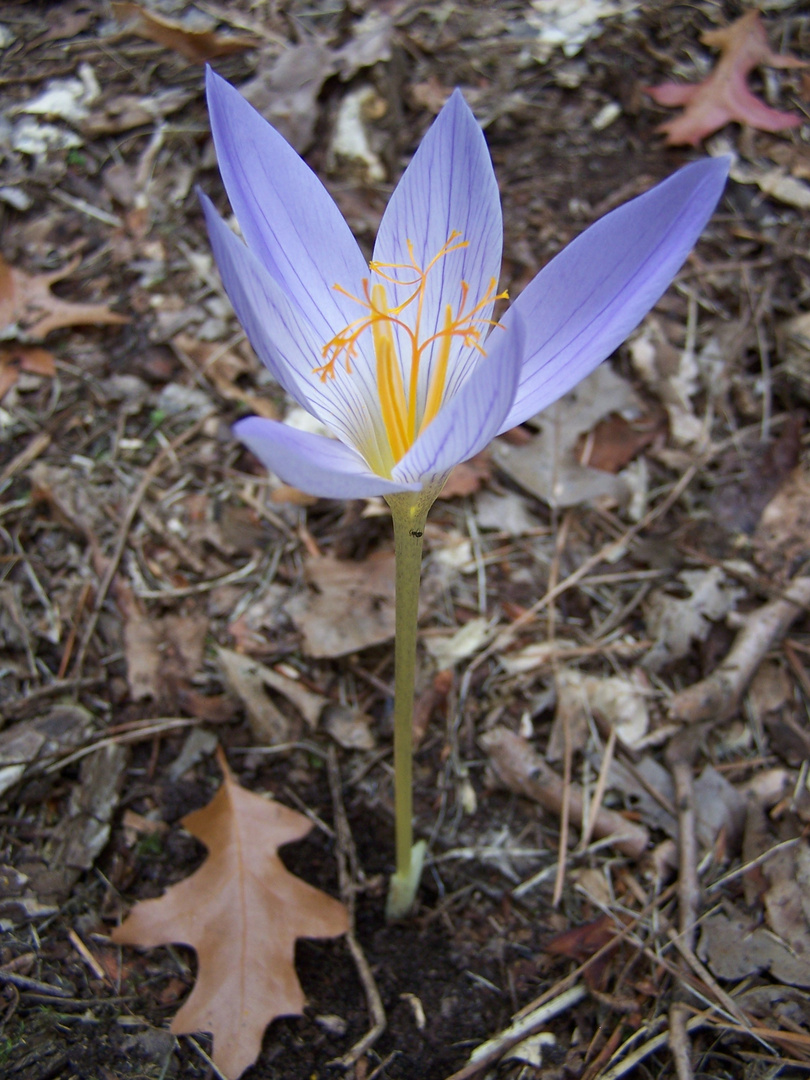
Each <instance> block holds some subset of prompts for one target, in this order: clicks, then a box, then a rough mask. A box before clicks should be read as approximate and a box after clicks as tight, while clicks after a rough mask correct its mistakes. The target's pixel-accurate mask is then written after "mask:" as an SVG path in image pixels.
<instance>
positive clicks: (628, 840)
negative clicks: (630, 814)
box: [479, 727, 650, 859]
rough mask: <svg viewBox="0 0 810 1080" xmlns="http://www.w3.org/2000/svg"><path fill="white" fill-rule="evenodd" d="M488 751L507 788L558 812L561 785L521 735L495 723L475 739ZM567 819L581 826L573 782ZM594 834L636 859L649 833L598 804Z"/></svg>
mask: <svg viewBox="0 0 810 1080" xmlns="http://www.w3.org/2000/svg"><path fill="white" fill-rule="evenodd" d="M479 743H480V745H481V747H482V748H483V749H484V750H485V751H486V752H487V754H488V755H489V758H490V761H491V763H492V767H493V769H494V771H495V773H496V775H497V776H498V778H499V779H500V780H501V782H502V783H504V784H505V785H506V787H508V788H509V790H510V791H514V792H516V793H517V794H518V795H524V796H525V797H526V798H528V799H533V800H534V801H535V802H539V803H540V805H541V806H544V807H545V808H546V809H547V810H551V811H552V812H553V813H555V814H559V813H560V811H561V810H562V808H563V805H564V802H565V785H564V783H563V781H562V780H561V779H560V777H559V776H558V775H557V774H556V772H554V770H553V769H552V768H551V767H550V766H549V765H547V764H546V762H545V760H544V759H543V758H541V757H540V755H539V754H536V753H535V752H534V751H533V750H532V748H531V747H530V746H529V744H528V743H527V742H526V740H525V739H522V738H521V737H520V736H519V735H516V734H515V733H514V732H513V731H509V730H508V729H507V728H503V727H497V728H493V729H492V731H488V732H486V733H485V734H484V735H482V736H481V738H480V739H479ZM568 798H569V805H570V815H571V821H572V822H573V823H574V824H575V825H576V826H577V827H581V826H582V821H583V816H584V809H585V805H584V804H585V801H584V799H583V797H582V791H581V790H580V788H579V787H578V786H577V785H576V784H570V785H569V795H568ZM592 832H593V835H594V836H598V837H605V836H610V837H612V838H613V842H614V844H615V847H616V848H617V850H619V851H621V852H622V853H623V854H624V855H629V856H630V857H631V858H634V859H637V858H639V856H641V855H642V854H643V853H644V851H645V850H646V848H647V845H648V843H649V840H650V836H649V833H648V832H647V830H646V829H645V828H644V826H643V825H637V824H636V823H635V822H633V821H628V820H627V819H626V818H624V817H622V815H621V814H617V813H616V812H615V811H614V810H608V809H606V808H605V807H600V808H599V810H598V812H597V814H596V815H595V817H594V820H593V826H592Z"/></svg>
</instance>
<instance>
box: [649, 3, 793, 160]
mask: <svg viewBox="0 0 810 1080" xmlns="http://www.w3.org/2000/svg"><path fill="white" fill-rule="evenodd" d="M700 40H701V41H702V42H703V44H704V45H710V46H712V48H715V49H719V50H720V59H719V60H718V62H717V65H716V67H715V68H714V70H713V71H712V73H711V74H710V75H709V76H708V78H706V79H704V80H703V82H700V83H662V84H661V85H660V86H652V87H647V88H645V93H647V94H649V95H650V97H652V99H653V100H654V101H656V102H657V103H658V104H659V105H667V106H671V107H673V108H674V107H677V106H680V105H683V106H685V108H684V111H683V112H682V113H681V114H680V116H676V117H675V119H674V120H669V121H667V123H665V124H661V125H660V127H658V128H656V130H657V131H661V132H665V133H666V136H667V138H666V141H667V142H668V143H669V144H670V145H672V146H674V145H682V144H689V145H690V146H697V144H698V143H699V142H700V140H701V139H703V138H705V137H706V136H707V135H711V134H712V133H713V132H715V131H718V130H719V129H720V128H721V127H724V126H725V125H726V124H728V123H730V122H731V121H732V120H736V121H737V122H738V123H740V124H750V125H751V127H755V128H758V129H759V130H760V131H783V130H784V129H785V128H792V127H798V126H799V124H801V122H802V118H801V117H800V116H796V115H795V114H793V113H786V112H779V111H778V110H777V109H771V108H770V107H769V106H768V105H766V104H765V102H764V101H760V99H759V98H758V97H755V96H754V95H753V94H752V93H751V91H750V90H749V89H748V84H747V83H746V78H747V76H748V74H749V73H750V72H751V71H753V70H754V68H755V67H759V65H760V64H764V65H766V66H768V67H776V68H798V67H805V62H804V61H803V60H799V59H798V58H797V57H795V56H790V55H785V56H781V55H780V54H779V53H775V52H774V51H773V50H772V49H771V47H770V46H769V45H768V38H767V36H766V34H765V27H764V26H763V25H762V21H761V19H760V17H759V12H758V11H754V10H752V11H748V12H746V14H745V15H743V16H742V17H741V18H739V19H737V20H736V22H733V23H731V24H730V25H729V26H723V27H721V28H720V29H719V30H709V31H707V32H706V33H704V34H702V35H701V38H700Z"/></svg>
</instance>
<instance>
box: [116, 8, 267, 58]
mask: <svg viewBox="0 0 810 1080" xmlns="http://www.w3.org/2000/svg"><path fill="white" fill-rule="evenodd" d="M112 9H113V14H114V15H115V17H116V18H117V19H121V20H122V21H123V20H124V19H134V20H135V21H134V23H133V24H132V25H131V26H130V27H128V29H129V30H130V31H131V33H133V34H137V35H138V37H142V38H146V40H147V41H154V42H155V43H156V44H158V45H162V46H163V47H164V48H165V49H173V50H174V51H175V52H178V53H180V55H181V56H184V57H185V58H186V60H191V62H192V63H194V64H204V63H205V62H206V60H213V59H215V58H216V57H217V56H229V55H230V54H231V53H237V52H244V51H245V49H252V48H255V46H256V45H257V41H256V39H255V38H252V37H246V36H244V35H241V36H240V35H237V34H230V35H227V34H217V33H215V32H214V31H213V30H189V29H187V28H186V27H185V26H183V25H181V24H180V23H178V22H174V21H173V20H172V19H166V18H164V16H162V15H157V14H156V13H155V12H153V11H147V10H146V8H143V7H141V5H140V4H133V3H128V2H125V0H121V2H116V3H113V5H112Z"/></svg>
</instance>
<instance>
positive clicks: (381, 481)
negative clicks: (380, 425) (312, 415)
mask: <svg viewBox="0 0 810 1080" xmlns="http://www.w3.org/2000/svg"><path fill="white" fill-rule="evenodd" d="M233 432H234V434H235V435H236V437H237V438H238V439H239V440H240V441H241V442H243V443H244V444H245V446H247V447H248V449H249V450H252V452H253V453H254V454H255V455H256V457H257V458H258V459H259V461H261V463H262V464H263V465H265V466H266V467H267V468H268V469H269V470H270V471H271V472H273V473H275V474H276V476H279V477H281V479H282V480H283V481H284V482H285V483H286V484H292V485H293V486H294V487H297V488H300V489H301V491H306V492H308V493H309V494H310V495H317V496H319V497H321V498H325V499H362V498H366V497H369V496H371V495H389V494H392V493H395V492H402V491H418V490H419V488H420V485H419V484H418V483H407V482H400V481H397V480H386V479H385V477H383V476H378V475H377V473H375V472H372V471H371V469H369V467H368V465H367V464H366V462H365V461H364V460H363V458H362V457H361V456H360V454H358V453H357V451H356V450H353V449H352V448H351V447H350V446H345V445H344V444H343V443H342V442H338V441H337V440H336V439H327V438H325V437H324V436H323V435H313V434H311V432H308V431H298V430H297V429H296V428H292V427H289V426H288V425H287V424H280V423H278V422H277V421H276V420H263V419H262V418H261V417H258V416H249V417H247V419H245V420H239V421H237V423H235V424H234V426H233Z"/></svg>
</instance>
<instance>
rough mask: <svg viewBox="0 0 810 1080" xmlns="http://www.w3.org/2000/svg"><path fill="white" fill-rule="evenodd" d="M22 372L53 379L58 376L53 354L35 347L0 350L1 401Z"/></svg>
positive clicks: (24, 346) (21, 346)
mask: <svg viewBox="0 0 810 1080" xmlns="http://www.w3.org/2000/svg"><path fill="white" fill-rule="evenodd" d="M22 371H25V372H27V373H28V374H29V375H42V376H44V377H45V378H48V379H52V378H53V377H54V375H55V374H56V362H55V361H54V356H53V353H51V352H48V350H47V349H40V348H37V347H36V346H34V345H18V346H17V347H16V348H11V349H0V401H2V400H3V398H4V397H5V396H6V394H7V393H8V392H9V390H10V389H11V388H12V386H14V385H15V383H16V382H17V379H18V378H19V376H20V372H22Z"/></svg>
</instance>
